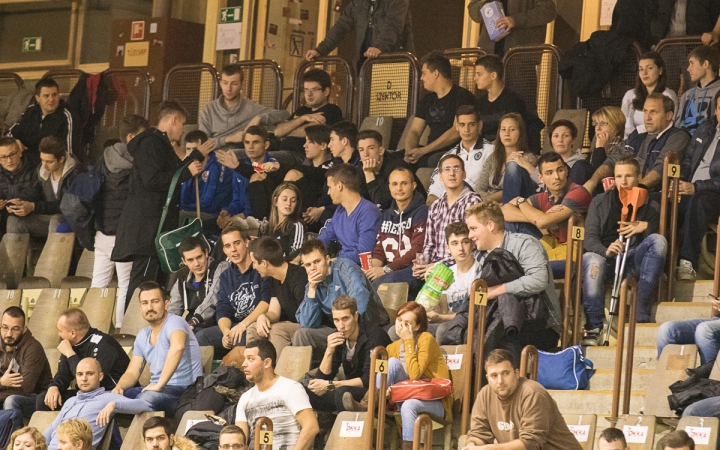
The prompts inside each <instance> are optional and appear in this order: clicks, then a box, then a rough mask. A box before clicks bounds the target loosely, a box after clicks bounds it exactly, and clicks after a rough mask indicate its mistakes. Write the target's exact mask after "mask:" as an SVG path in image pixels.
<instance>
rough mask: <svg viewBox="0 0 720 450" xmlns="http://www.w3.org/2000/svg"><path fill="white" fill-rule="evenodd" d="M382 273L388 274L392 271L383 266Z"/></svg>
mask: <svg viewBox="0 0 720 450" xmlns="http://www.w3.org/2000/svg"><path fill="white" fill-rule="evenodd" d="M383 272H385V273H390V272H392V269H391V268H390V267H389V266H385V267H383Z"/></svg>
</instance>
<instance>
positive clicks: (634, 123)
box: [620, 88, 678, 139]
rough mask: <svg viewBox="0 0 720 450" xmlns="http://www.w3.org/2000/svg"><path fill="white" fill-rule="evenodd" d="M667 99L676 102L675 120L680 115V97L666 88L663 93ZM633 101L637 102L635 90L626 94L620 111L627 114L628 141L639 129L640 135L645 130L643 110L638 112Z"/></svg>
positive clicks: (626, 134) (626, 130) (626, 136)
mask: <svg viewBox="0 0 720 450" xmlns="http://www.w3.org/2000/svg"><path fill="white" fill-rule="evenodd" d="M663 95H664V96H665V97H670V98H671V99H672V101H673V102H675V110H674V111H673V113H674V114H673V120H675V117H677V113H678V97H677V94H676V93H675V91H673V90H672V89H670V88H665V91H664V92H663ZM633 100H635V89H630V90H629V91H627V92H626V93H625V96H624V97H623V100H622V105H621V107H620V109H621V110H622V112H623V114H625V138H624V139H627V138H628V136H630V134H631V133H632V132H633V131H635V128H637V130H638V133H644V132H645V131H647V130H646V129H645V118H644V113H643V111H642V110H637V109H635V108H634V107H633V104H632V102H633Z"/></svg>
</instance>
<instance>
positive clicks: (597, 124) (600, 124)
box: [592, 122, 610, 128]
mask: <svg viewBox="0 0 720 450" xmlns="http://www.w3.org/2000/svg"><path fill="white" fill-rule="evenodd" d="M608 125H610V124H609V123H607V122H593V123H592V126H593V128H595V127H606V126H608Z"/></svg>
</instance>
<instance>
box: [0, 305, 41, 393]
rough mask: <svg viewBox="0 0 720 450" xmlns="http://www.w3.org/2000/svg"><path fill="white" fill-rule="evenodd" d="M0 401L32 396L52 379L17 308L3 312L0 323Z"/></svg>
mask: <svg viewBox="0 0 720 450" xmlns="http://www.w3.org/2000/svg"><path fill="white" fill-rule="evenodd" d="M0 333H1V336H2V345H1V346H0V373H2V376H0V401H3V402H4V401H5V400H6V399H7V398H8V397H9V396H11V395H24V396H31V397H36V396H37V394H38V393H39V392H41V391H44V390H45V389H47V387H48V384H49V383H50V381H51V380H52V374H51V372H50V363H48V360H47V357H46V356H45V350H43V346H42V344H40V342H38V341H37V340H36V339H35V338H34V337H33V335H32V333H31V332H30V330H28V329H27V327H26V326H25V313H24V312H23V310H22V309H20V308H18V307H17V306H11V307H9V308H8V309H6V310H5V312H4V313H3V315H2V322H1V324H0Z"/></svg>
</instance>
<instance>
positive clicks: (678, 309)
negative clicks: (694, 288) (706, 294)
mask: <svg viewBox="0 0 720 450" xmlns="http://www.w3.org/2000/svg"><path fill="white" fill-rule="evenodd" d="M711 316H712V314H711V307H710V304H709V302H692V303H687V302H671V303H668V302H663V303H660V304H659V305H658V307H657V311H656V312H655V322H656V323H658V324H661V323H665V322H670V321H671V320H688V319H710V318H711Z"/></svg>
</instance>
